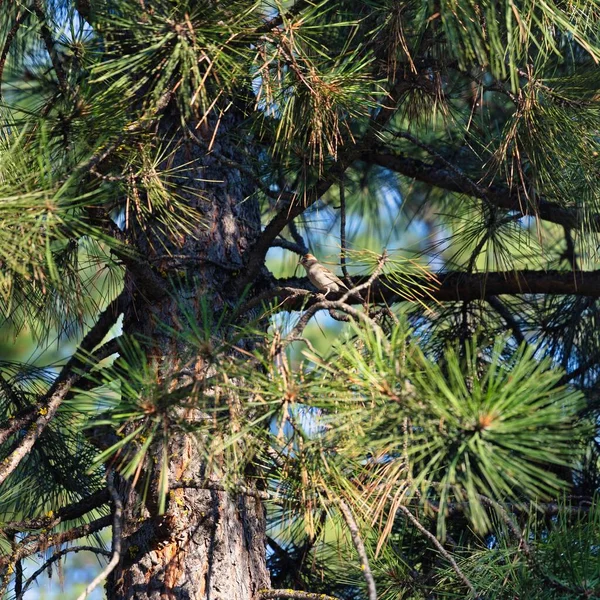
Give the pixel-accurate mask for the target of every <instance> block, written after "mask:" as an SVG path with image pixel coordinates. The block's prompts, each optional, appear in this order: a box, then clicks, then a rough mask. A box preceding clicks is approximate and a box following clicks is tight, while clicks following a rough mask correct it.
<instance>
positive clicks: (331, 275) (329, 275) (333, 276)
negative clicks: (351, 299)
mask: <svg viewBox="0 0 600 600" xmlns="http://www.w3.org/2000/svg"><path fill="white" fill-rule="evenodd" d="M325 275H326V277H327V279H328V280H329V281H330V282H331V283H337V284H338V285H339V286H340V287H342V288H344V289H345V290H347V289H348V286H347V285H346V284H345V283H344V282H343V281H342V280H341V279H340V278H339V277H338V276H337V275H336V274H335V273H332V272H331V271H330V270H329V269H328V270H327V272H326V273H325Z"/></svg>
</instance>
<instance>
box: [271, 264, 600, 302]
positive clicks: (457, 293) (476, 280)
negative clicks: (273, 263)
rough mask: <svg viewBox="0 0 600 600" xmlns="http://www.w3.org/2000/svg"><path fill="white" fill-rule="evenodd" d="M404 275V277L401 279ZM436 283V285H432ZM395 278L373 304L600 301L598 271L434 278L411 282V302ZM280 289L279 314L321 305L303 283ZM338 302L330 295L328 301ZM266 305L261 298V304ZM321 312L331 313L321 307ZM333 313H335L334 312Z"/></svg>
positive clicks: (276, 292) (296, 280) (381, 282)
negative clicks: (528, 298)
mask: <svg viewBox="0 0 600 600" xmlns="http://www.w3.org/2000/svg"><path fill="white" fill-rule="evenodd" d="M405 275H406V274H404V276H405ZM435 279H437V281H438V282H437V283H436V282H435ZM366 280H367V278H366V277H351V281H352V283H353V285H354V286H355V287H358V286H360V285H361V284H362V283H364V282H365V281H366ZM394 280H396V281H397V276H396V277H393V276H386V275H382V276H381V277H380V278H379V279H378V280H377V281H376V282H375V283H373V285H372V287H371V292H370V297H371V301H372V302H374V303H379V302H383V303H388V304H391V303H393V302H406V301H407V300H412V301H415V302H417V301H432V302H469V301H472V300H483V299H487V298H490V297H492V296H501V295H513V296H514V295H519V294H547V295H578V296H589V297H591V298H600V270H599V271H575V272H574V271H555V270H551V271H534V270H528V269H526V270H522V271H510V272H498V271H493V272H489V273H464V272H457V271H448V272H444V273H435V274H434V275H432V276H431V278H427V277H424V276H416V275H415V276H412V277H411V284H412V289H411V298H407V295H406V292H403V293H402V294H401V293H400V291H397V287H398V285H397V283H395V281H394ZM277 283H279V284H280V285H281V287H277V288H274V289H273V290H272V291H271V297H276V296H278V297H282V298H283V300H281V302H280V304H279V306H278V308H277V310H279V311H282V310H284V311H293V310H300V309H308V308H310V307H311V306H313V305H314V304H316V303H318V302H320V300H319V295H318V294H314V295H313V296H311V297H309V298H307V295H306V293H305V290H309V289H312V287H311V285H310V283H309V281H308V279H307V278H306V277H288V278H285V279H279V280H278V281H277ZM341 296H342V294H341V293H339V292H338V293H334V292H331V293H330V294H329V295H328V298H331V300H332V301H335V300H337V299H338V298H340V297H341ZM262 299H263V300H264V299H265V298H264V297H263V298H262ZM346 303H347V304H359V303H360V301H359V300H358V298H355V297H349V298H348V299H347V300H346ZM323 308H330V306H324V307H323ZM333 308H335V307H333Z"/></svg>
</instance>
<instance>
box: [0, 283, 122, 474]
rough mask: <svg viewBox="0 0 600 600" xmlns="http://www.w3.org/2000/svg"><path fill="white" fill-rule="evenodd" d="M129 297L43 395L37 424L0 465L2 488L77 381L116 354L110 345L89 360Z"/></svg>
mask: <svg viewBox="0 0 600 600" xmlns="http://www.w3.org/2000/svg"><path fill="white" fill-rule="evenodd" d="M127 297H128V294H126V293H125V292H123V293H121V295H120V296H118V297H117V298H116V299H115V300H113V301H112V302H111V303H110V304H109V305H108V307H107V308H106V309H105V310H104V312H103V313H102V314H101V315H100V316H99V317H98V320H97V321H96V323H95V325H94V326H93V327H92V329H91V330H90V331H89V332H88V333H87V335H86V336H85V337H84V338H83V340H82V342H81V344H80V345H79V348H78V350H77V352H76V353H75V355H74V356H73V357H72V358H71V360H70V361H69V362H68V363H67V364H66V365H65V367H64V368H63V370H62V371H61V372H60V374H59V376H58V377H57V378H56V380H55V381H54V383H53V384H52V386H51V387H50V389H49V390H48V392H47V393H46V394H45V395H44V397H43V399H42V401H41V403H40V404H41V408H40V409H39V410H38V411H37V413H35V414H36V415H37V418H36V419H35V421H32V422H31V424H30V426H29V429H28V431H27V433H26V434H25V436H24V437H23V438H22V439H21V440H20V441H19V443H18V444H17V446H16V448H15V449H14V450H13V451H12V452H11V453H10V455H9V456H8V457H6V458H5V459H4V460H3V461H2V464H1V465H0V485H1V484H2V483H4V481H5V480H6V478H7V477H8V476H9V475H10V474H11V473H12V472H13V471H14V470H15V469H16V468H17V467H18V466H19V464H20V462H21V461H22V460H23V458H24V457H25V456H27V454H29V452H30V451H31V449H32V448H33V445H34V444H35V443H36V441H37V440H38V439H39V437H40V436H41V435H42V433H43V432H44V430H45V429H46V427H47V426H48V423H50V421H51V420H52V419H53V418H54V415H55V414H56V411H57V410H58V409H59V407H60V406H61V404H62V403H63V401H64V399H65V397H66V396H67V394H68V393H69V391H70V390H71V388H72V387H73V386H74V385H75V384H76V383H77V381H79V379H81V377H82V376H83V375H84V374H85V373H86V372H87V371H89V370H90V368H91V367H92V366H93V365H94V364H97V363H98V362H99V361H100V360H102V359H104V358H106V357H107V356H110V355H111V354H114V353H115V352H116V348H115V347H114V344H111V343H110V342H109V343H107V344H105V345H104V346H102V347H101V348H100V349H99V350H98V351H97V352H96V353H95V354H94V355H92V357H93V358H94V361H92V360H90V355H91V353H92V351H93V350H94V348H95V347H96V346H97V345H98V344H99V343H100V342H101V341H102V339H103V338H104V337H105V336H106V334H107V333H108V332H109V331H110V328H111V327H112V326H113V325H114V323H115V322H116V320H117V318H118V316H119V315H120V313H121V312H122V311H123V309H124V307H125V302H126V298H127Z"/></svg>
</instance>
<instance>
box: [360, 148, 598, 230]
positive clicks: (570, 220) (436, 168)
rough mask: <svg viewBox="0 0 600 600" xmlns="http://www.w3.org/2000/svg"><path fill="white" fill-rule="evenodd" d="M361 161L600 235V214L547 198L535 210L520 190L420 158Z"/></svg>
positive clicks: (367, 155) (375, 156)
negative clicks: (479, 180)
mask: <svg viewBox="0 0 600 600" xmlns="http://www.w3.org/2000/svg"><path fill="white" fill-rule="evenodd" d="M360 158H361V160H363V161H365V162H367V163H369V164H375V165H379V166H380V167H384V168H385V169H389V170H390V171H394V172H396V173H400V174H401V175H404V176H406V177H411V178H412V179H416V180H417V181H422V182H424V183H428V184H429V185H433V186H435V187H438V188H441V189H444V190H448V191H450V192H459V193H463V194H467V195H468V196H472V197H474V198H480V199H482V200H483V199H485V200H487V201H488V202H490V204H492V205H494V206H496V207H498V208H503V209H506V210H511V211H516V212H517V213H520V214H522V215H523V216H527V215H529V214H530V213H529V212H528V208H530V209H531V214H533V215H535V216H537V217H539V218H540V219H542V220H544V221H549V222H551V223H557V224H559V225H563V226H564V227H566V228H568V229H581V228H582V226H583V224H584V223H585V225H586V227H588V228H589V229H591V230H592V231H600V214H593V215H590V216H589V217H585V219H584V215H583V214H582V213H581V211H578V210H577V209H574V208H564V207H562V206H560V205H558V204H555V203H554V202H550V201H548V200H544V199H543V198H540V199H538V200H537V201H536V204H535V206H532V205H531V202H530V199H527V197H526V195H525V193H524V192H523V191H522V190H519V189H518V188H515V189H509V188H507V187H503V186H501V185H490V186H487V187H484V186H482V185H480V184H478V183H476V182H474V181H473V180H472V179H471V178H470V177H468V176H467V175H461V173H460V171H457V170H456V169H451V168H449V167H448V166H447V165H446V164H440V163H439V162H437V163H436V162H434V163H426V162H424V161H421V160H419V159H416V158H410V157H406V156H398V155H395V154H386V153H380V152H376V151H366V152H363V153H362V154H361V156H360Z"/></svg>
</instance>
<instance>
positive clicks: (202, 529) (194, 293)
mask: <svg viewBox="0 0 600 600" xmlns="http://www.w3.org/2000/svg"><path fill="white" fill-rule="evenodd" d="M173 113H174V114H173V117H172V118H171V119H169V120H168V121H167V123H168V122H170V123H172V124H173V127H172V128H171V131H165V130H163V129H162V128H166V127H167V126H166V125H161V131H160V132H157V133H159V134H160V136H159V137H160V139H163V140H164V139H174V140H175V142H173V152H171V153H169V154H170V156H169V157H168V158H167V159H166V160H165V164H166V163H167V162H168V166H169V168H170V169H171V170H173V169H179V170H178V171H177V172H176V178H177V190H176V191H177V193H178V194H180V195H181V196H183V197H184V198H185V200H186V203H187V205H188V206H189V207H191V208H193V209H195V210H196V211H198V214H199V216H200V217H201V221H200V222H199V224H198V225H197V226H196V230H195V233H194V234H193V235H182V236H181V238H180V239H174V237H173V236H172V235H171V236H169V237H165V236H163V234H162V233H161V232H160V228H159V227H158V223H157V227H156V228H150V235H149V234H148V227H147V226H146V227H145V228H142V227H141V228H140V231H139V233H138V235H137V237H136V240H137V242H136V243H137V246H138V249H139V250H140V252H141V253H142V255H143V256H145V257H146V256H147V257H149V258H150V261H149V262H150V264H152V265H155V266H156V265H158V269H157V271H156V272H157V273H158V274H162V275H167V276H169V277H172V276H175V277H176V279H177V285H176V286H175V289H176V290H177V292H176V293H175V294H167V295H166V296H163V297H161V298H160V299H159V300H152V301H150V300H149V298H152V297H153V293H152V290H150V289H148V287H147V282H142V281H141V280H140V278H139V276H138V275H136V274H134V273H132V272H131V270H130V271H129V273H128V275H127V278H126V286H128V287H129V289H131V290H132V293H133V298H134V305H135V306H134V308H133V309H132V310H131V311H130V312H129V314H128V316H127V317H126V319H125V322H124V328H125V333H127V334H134V335H137V336H138V338H139V339H142V340H152V342H151V343H150V344H148V345H147V346H144V348H145V350H147V352H148V357H149V360H150V362H151V364H152V366H153V370H154V372H155V373H156V378H157V384H158V385H159V387H160V386H161V385H162V386H163V389H165V388H166V389H170V390H172V389H173V388H175V387H177V386H181V385H186V384H189V383H190V382H193V381H195V380H196V381H197V380H198V378H201V377H206V376H210V375H211V374H214V372H215V371H214V369H215V367H211V366H209V364H208V363H209V361H206V360H205V357H203V356H199V354H201V353H200V352H199V351H198V349H196V350H195V351H194V350H193V348H192V347H191V345H190V344H189V342H186V341H185V338H184V337H183V336H185V334H186V333H187V332H186V329H189V328H186V325H185V322H186V317H185V316H184V315H183V311H182V310H181V307H182V306H184V305H185V307H186V312H187V314H190V312H193V314H195V315H198V321H199V322H200V321H201V318H200V315H199V313H200V310H199V309H200V299H201V298H204V299H205V300H206V301H207V303H208V306H210V307H211V308H212V310H214V311H215V313H218V312H219V311H220V310H222V309H224V308H226V307H229V306H232V305H234V304H235V302H236V301H237V297H236V296H237V294H236V292H235V291H234V290H233V287H232V286H230V285H228V282H229V279H230V277H231V275H232V273H233V272H235V271H236V270H238V269H239V268H240V267H241V265H242V254H243V252H244V251H245V249H246V248H248V247H249V246H250V245H251V244H252V243H253V242H254V240H255V238H256V236H257V235H258V234H259V232H260V213H259V209H258V205H257V202H256V201H255V200H254V199H253V198H252V192H253V190H252V188H251V187H250V186H249V184H248V182H246V181H244V179H243V177H242V176H241V175H240V173H239V172H238V171H236V170H234V169H231V168H228V167H225V166H224V163H225V162H226V161H224V160H223V158H226V159H229V160H234V161H236V162H238V163H243V162H244V161H247V158H246V157H245V155H244V154H243V153H242V152H240V151H239V150H237V147H236V146H235V145H234V142H233V141H231V138H230V137H228V134H230V133H231V132H232V131H234V129H235V126H236V123H237V122H238V117H237V116H236V114H235V111H234V110H231V111H230V112H227V113H226V114H225V115H223V116H222V117H221V118H220V123H219V125H218V130H217V132H216V134H215V131H214V127H215V126H216V124H215V123H214V122H212V123H210V122H209V124H208V125H206V126H204V127H203V128H202V127H201V128H198V129H197V130H196V131H197V133H198V134H199V136H202V137H203V141H200V143H198V142H199V140H196V141H195V142H187V141H182V138H181V133H180V132H179V130H178V129H177V126H178V125H177V124H178V123H179V121H178V118H177V115H176V114H175V111H173ZM213 134H214V138H213ZM211 140H213V141H212V146H211V153H208V152H207V148H208V146H209V144H210V143H211ZM203 142H206V148H203V147H202V143H203ZM217 157H220V158H217ZM171 172H173V171H171ZM142 200H143V199H142ZM165 249H167V250H168V251H170V252H171V253H172V255H173V256H176V257H177V258H176V259H174V258H168V257H167V258H165V257H164V255H165V253H168V252H166V251H165ZM161 257H162V258H161ZM165 279H168V278H165ZM144 286H146V289H144ZM165 325H166V326H168V327H169V328H172V330H174V331H178V332H180V333H181V334H182V335H181V336H177V335H174V334H172V333H170V332H169V330H167V329H165V327H164V326H165ZM213 334H214V336H215V337H216V338H218V337H219V336H224V335H225V334H226V331H220V332H219V331H216V332H213ZM242 343H243V342H242ZM249 346H250V342H248V343H247V345H246V347H249ZM191 352H195V354H196V356H192V355H191V354H190V353H191ZM217 368H218V367H217ZM142 400H143V398H142ZM181 410H183V409H181ZM186 410H187V411H188V412H187V413H186V417H187V418H189V419H198V418H200V419H201V418H202V414H201V413H200V412H199V410H197V409H194V410H190V409H186ZM179 414H180V415H181V414H183V413H182V412H180V413H179ZM168 439H169V442H168V465H169V466H168V471H169V488H170V490H171V491H170V492H169V494H168V497H167V503H166V512H165V514H164V515H162V516H158V506H157V497H158V488H159V478H160V470H161V469H160V465H161V461H162V456H163V455H162V452H163V451H164V450H163V449H162V448H161V447H157V448H155V449H153V450H152V452H151V454H152V458H153V459H154V460H153V461H149V462H154V467H153V468H151V469H150V470H149V471H150V475H149V479H150V482H149V486H148V488H147V489H148V490H149V493H148V495H147V497H146V498H142V494H141V491H140V490H141V487H142V485H141V484H140V483H139V482H140V481H143V480H144V479H145V477H144V475H142V476H141V477H140V478H139V480H138V483H137V484H136V486H135V487H134V486H133V485H132V483H130V482H125V481H120V484H119V493H120V494H121V495H122V497H123V501H124V503H125V504H126V509H125V519H124V524H123V547H122V556H121V560H120V562H119V565H118V567H117V569H116V570H115V571H114V572H113V573H112V574H111V576H110V578H109V580H108V582H107V594H108V600H122V599H124V598H136V599H140V600H142V599H146V598H147V599H148V600H150V599H153V600H156V599H158V598H160V599H169V600H170V599H173V600H175V599H185V600H201V599H207V600H208V599H210V600H253V599H256V598H257V597H258V591H259V590H260V589H264V588H268V587H269V575H268V571H267V568H266V556H265V516H264V508H263V506H262V504H261V502H260V500H258V499H257V498H256V497H254V496H252V495H246V494H244V495H234V494H230V493H227V492H224V491H216V490H212V489H210V490H209V489H202V486H203V485H205V476H206V475H207V474H206V473H205V471H206V465H205V464H203V460H202V458H201V456H200V454H199V452H198V450H197V440H196V441H193V439H192V438H191V437H189V436H188V435H186V434H183V433H173V432H171V431H169V436H168ZM217 487H218V486H217Z"/></svg>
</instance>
